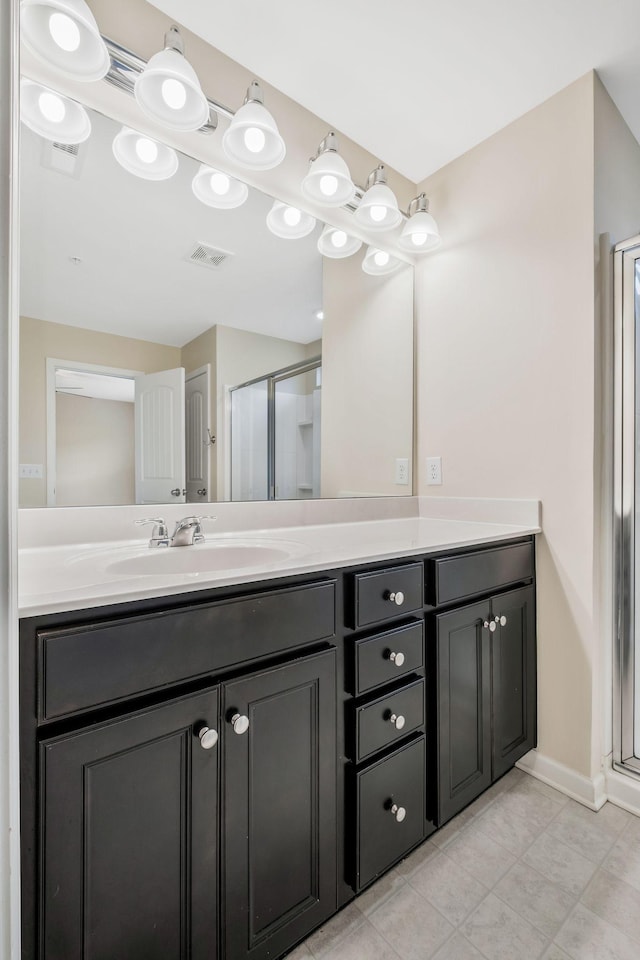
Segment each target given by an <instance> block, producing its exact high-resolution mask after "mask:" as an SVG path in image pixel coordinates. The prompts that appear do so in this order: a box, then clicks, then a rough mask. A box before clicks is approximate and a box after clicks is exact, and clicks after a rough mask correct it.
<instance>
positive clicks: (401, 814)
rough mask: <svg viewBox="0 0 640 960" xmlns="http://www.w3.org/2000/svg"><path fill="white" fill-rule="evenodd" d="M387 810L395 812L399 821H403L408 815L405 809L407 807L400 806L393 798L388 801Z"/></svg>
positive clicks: (395, 816) (395, 817) (394, 814)
mask: <svg viewBox="0 0 640 960" xmlns="http://www.w3.org/2000/svg"><path fill="white" fill-rule="evenodd" d="M387 810H388V811H389V813H391V814H393V817H394V819H395V820H396V821H397V822H398V823H402V821H403V820H404V818H405V817H406V815H407V811H406V810H405V808H404V807H399V806H398V804H397V803H394V802H393V800H389V802H388V803H387Z"/></svg>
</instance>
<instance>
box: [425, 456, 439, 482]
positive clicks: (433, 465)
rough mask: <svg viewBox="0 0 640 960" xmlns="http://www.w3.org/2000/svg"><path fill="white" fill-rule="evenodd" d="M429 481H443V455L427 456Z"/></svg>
mask: <svg viewBox="0 0 640 960" xmlns="http://www.w3.org/2000/svg"><path fill="white" fill-rule="evenodd" d="M427 483H428V484H432V485H433V486H435V485H436V484H440V483H442V457H427Z"/></svg>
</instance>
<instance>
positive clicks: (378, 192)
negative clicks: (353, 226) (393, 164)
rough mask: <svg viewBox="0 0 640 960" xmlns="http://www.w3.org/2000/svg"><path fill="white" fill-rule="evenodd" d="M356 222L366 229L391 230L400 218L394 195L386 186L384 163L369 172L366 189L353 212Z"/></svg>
mask: <svg viewBox="0 0 640 960" xmlns="http://www.w3.org/2000/svg"><path fill="white" fill-rule="evenodd" d="M355 218H356V220H357V221H358V223H360V224H362V226H363V227H367V229H368V230H391V229H393V227H396V226H397V225H398V224H399V223H400V221H401V220H402V214H401V213H400V210H399V208H398V201H397V200H396V195H395V193H394V192H393V190H391V188H390V187H388V186H387V175H386V173H385V169H384V164H382V163H381V164H380V165H379V166H378V167H376V169H375V170H374V171H373V172H372V173H371V174H369V178H368V180H367V190H366V191H365V193H364V194H363V197H362V200H361V201H360V203H359V205H358V209H357V210H356V212H355Z"/></svg>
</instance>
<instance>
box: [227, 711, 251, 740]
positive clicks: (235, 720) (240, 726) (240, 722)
mask: <svg viewBox="0 0 640 960" xmlns="http://www.w3.org/2000/svg"><path fill="white" fill-rule="evenodd" d="M229 723H230V724H231V726H232V727H233V732H234V733H237V734H238V736H239V737H240V736H242V734H243V733H246V732H247V730H248V729H249V717H245V716H244V714H242V713H235V712H234V713H232V715H231V719H230V720H229Z"/></svg>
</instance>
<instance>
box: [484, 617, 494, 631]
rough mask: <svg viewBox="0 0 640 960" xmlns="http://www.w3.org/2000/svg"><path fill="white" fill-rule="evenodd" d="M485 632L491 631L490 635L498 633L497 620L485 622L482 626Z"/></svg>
mask: <svg viewBox="0 0 640 960" xmlns="http://www.w3.org/2000/svg"><path fill="white" fill-rule="evenodd" d="M482 626H483V627H484V629H485V630H489V632H490V633H495V632H496V622H495V620H485V622H484V623H483V624H482Z"/></svg>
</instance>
